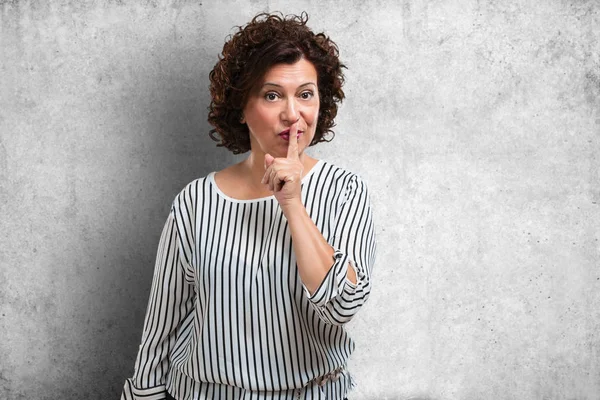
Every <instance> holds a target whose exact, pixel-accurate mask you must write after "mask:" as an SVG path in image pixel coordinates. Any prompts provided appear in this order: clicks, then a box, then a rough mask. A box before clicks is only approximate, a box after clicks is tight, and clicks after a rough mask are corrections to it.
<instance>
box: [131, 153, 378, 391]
mask: <svg viewBox="0 0 600 400" xmlns="http://www.w3.org/2000/svg"><path fill="white" fill-rule="evenodd" d="M214 174H215V172H211V173H210V174H208V175H207V176H205V177H203V178H199V179H196V180H194V181H192V182H190V183H189V184H188V185H186V186H185V188H184V189H183V190H182V191H181V192H180V193H178V194H177V196H176V197H175V199H174V201H173V204H172V206H171V210H170V213H169V216H168V218H167V221H166V223H165V225H164V228H163V230H162V234H161V237H160V242H159V246H158V252H157V258H156V264H155V269H154V276H153V281H152V287H151V292H150V299H149V304H148V308H147V311H146V315H145V319H144V329H143V333H142V340H141V344H140V346H139V351H138V354H137V358H136V361H135V368H134V373H133V377H132V378H130V379H127V380H126V382H125V386H124V389H123V393H122V396H121V399H122V400H128V399H144V400H153V399H165V398H166V392H167V391H168V392H169V393H170V394H171V395H172V396H173V397H175V398H176V399H178V400H188V399H244V400H249V399H257V400H258V399H260V400H263V399H265V400H266V399H290V400H292V399H334V400H338V399H340V400H341V399H343V398H344V397H346V393H347V392H348V391H349V389H350V388H351V387H352V386H353V382H352V378H351V377H350V374H349V373H348V371H347V369H346V362H347V359H348V357H349V356H350V354H351V353H352V352H353V350H354V347H355V344H354V341H353V340H352V339H351V338H350V336H349V335H348V333H347V332H346V329H345V328H344V325H345V324H346V323H347V322H348V321H350V320H351V319H352V317H353V316H354V315H355V314H356V313H357V312H358V310H359V309H360V307H361V306H362V305H363V304H364V303H365V301H366V300H367V298H368V297H369V293H370V291H371V270H372V267H373V263H374V261H375V251H376V243H375V229H374V226H373V218H372V210H371V206H370V199H369V194H368V191H367V186H366V184H365V183H364V182H363V181H362V180H361V178H360V177H359V176H358V175H356V174H354V173H352V172H349V171H347V170H345V169H343V168H340V167H337V166H335V165H333V164H331V163H329V162H326V161H323V160H319V161H318V162H317V164H316V165H315V166H313V168H312V169H311V170H310V171H309V172H308V173H307V174H306V175H305V176H304V178H303V179H302V200H303V203H304V206H305V207H306V210H307V212H308V214H309V215H310V217H311V219H312V220H313V222H314V223H315V224H316V226H317V227H318V229H319V231H320V232H321V233H322V234H323V237H324V238H325V239H326V240H327V242H328V243H329V244H330V245H331V246H332V247H333V248H334V250H335V253H334V259H333V260H332V267H331V269H330V270H329V272H328V273H327V275H326V277H325V278H324V280H323V282H322V283H321V284H320V286H319V288H318V289H317V290H316V291H315V292H314V293H313V294H312V295H311V294H310V292H309V291H308V289H307V288H306V287H305V286H304V284H303V283H302V281H301V279H300V276H299V274H298V269H297V265H296V259H295V255H294V250H293V248H292V238H291V235H290V231H289V227H288V223H287V220H286V218H285V216H284V214H283V213H282V211H281V208H280V207H279V203H278V202H277V200H276V199H275V197H274V196H269V197H264V198H259V199H251V200H238V199H233V198H231V197H229V196H227V195H225V194H224V193H223V192H221V190H220V189H219V188H218V187H217V185H216V184H215V180H214ZM349 265H350V266H351V267H352V268H354V270H355V272H356V276H357V283H356V284H353V283H352V282H350V281H349V280H348V279H347V278H346V274H347V271H348V270H347V269H348V266H349Z"/></svg>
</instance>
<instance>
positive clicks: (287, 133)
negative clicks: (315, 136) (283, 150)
mask: <svg viewBox="0 0 600 400" xmlns="http://www.w3.org/2000/svg"><path fill="white" fill-rule="evenodd" d="M303 133H304V131H298V134H297V137H300V135H302V134H303ZM279 136H281V137H282V138H283V139H285V140H290V130H289V129H286V130H285V131H282V132H280V133H279Z"/></svg>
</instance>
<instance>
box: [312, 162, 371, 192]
mask: <svg viewBox="0 0 600 400" xmlns="http://www.w3.org/2000/svg"><path fill="white" fill-rule="evenodd" d="M321 165H322V166H321V169H320V175H321V176H323V178H322V179H324V180H327V181H329V182H330V183H331V182H332V181H333V182H335V183H336V185H340V187H341V188H343V189H345V191H346V194H348V192H349V191H353V190H356V189H363V190H365V191H366V190H367V185H366V182H365V181H364V180H363V179H362V177H361V176H360V175H359V174H358V173H357V172H355V171H354V170H353V169H352V168H351V167H346V166H341V165H338V164H334V163H332V162H330V161H325V160H321Z"/></svg>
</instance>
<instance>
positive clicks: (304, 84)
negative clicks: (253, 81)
mask: <svg viewBox="0 0 600 400" xmlns="http://www.w3.org/2000/svg"><path fill="white" fill-rule="evenodd" d="M308 85H314V86H317V84H316V83H314V82H306V83H303V84H302V85H300V86H298V88H301V87H304V86H308ZM265 86H276V87H283V86H281V85H278V84H277V83H273V82H265V83H263V85H262V87H265Z"/></svg>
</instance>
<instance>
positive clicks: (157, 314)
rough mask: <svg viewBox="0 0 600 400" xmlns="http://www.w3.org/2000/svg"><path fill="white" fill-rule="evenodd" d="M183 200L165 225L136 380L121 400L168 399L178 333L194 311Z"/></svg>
mask: <svg viewBox="0 0 600 400" xmlns="http://www.w3.org/2000/svg"><path fill="white" fill-rule="evenodd" d="M179 202H180V197H179V196H178V198H177V199H176V201H175V202H174V203H173V206H172V207H171V211H170V213H169V217H168V218H167V221H166V223H165V225H164V228H163V230H162V234H161V236H160V242H159V245H158V252H157V256H156V264H155V268H154V276H153V280H152V288H151V291H150V299H149V302H148V308H147V310H146V316H145V319H144V330H143V333H142V341H141V344H140V346H139V350H138V354H137V358H136V361H135V367H134V373H133V377H132V378H129V379H127V380H126V382H125V386H124V388H123V393H122V395H121V400H133V399H136V400H137V399H144V400H148V399H156V400H158V399H166V390H165V382H166V375H167V372H168V369H169V363H170V360H169V354H170V352H171V350H172V349H173V346H174V344H175V339H176V335H177V329H178V327H179V326H180V324H181V322H182V321H184V320H185V319H186V317H188V316H189V315H190V314H191V313H192V311H193V308H194V307H193V304H194V303H193V301H194V296H193V295H194V286H193V272H192V269H191V267H190V265H189V261H188V260H189V241H188V239H187V238H188V237H189V235H188V233H189V232H186V231H188V230H189V222H188V221H189V219H188V218H187V213H186V212H184V211H182V210H181V207H180V204H179Z"/></svg>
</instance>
